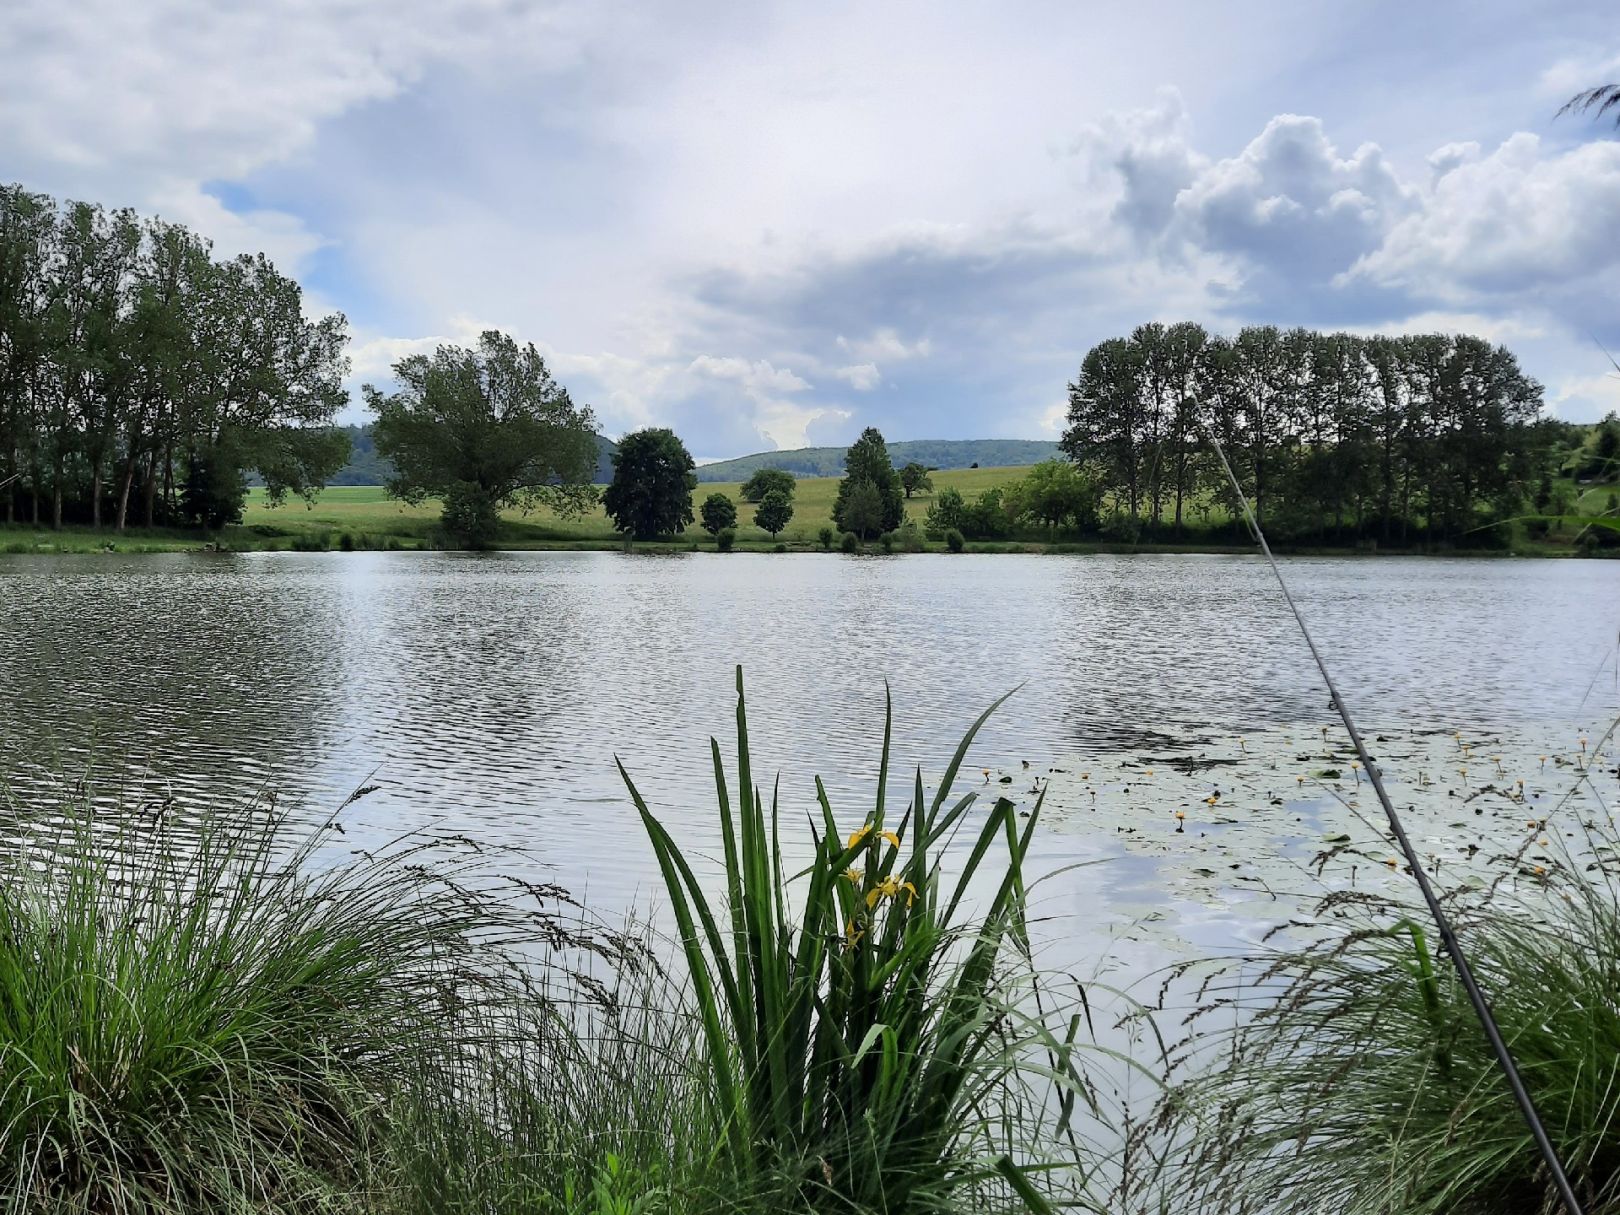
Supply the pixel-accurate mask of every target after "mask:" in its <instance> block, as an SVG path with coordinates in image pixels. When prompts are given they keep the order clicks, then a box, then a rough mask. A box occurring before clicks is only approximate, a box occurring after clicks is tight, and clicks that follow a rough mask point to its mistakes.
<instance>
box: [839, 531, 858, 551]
mask: <svg viewBox="0 0 1620 1215" xmlns="http://www.w3.org/2000/svg"><path fill="white" fill-rule="evenodd" d="M838 547H839V548H841V549H842V550H843V551H844V552H846V553H858V552H860V551H861V538H860V537H859V536H857V535H856V534H855V533H854V532H845V533H844V538H843V539H842V540H840V541H839V542H838Z"/></svg>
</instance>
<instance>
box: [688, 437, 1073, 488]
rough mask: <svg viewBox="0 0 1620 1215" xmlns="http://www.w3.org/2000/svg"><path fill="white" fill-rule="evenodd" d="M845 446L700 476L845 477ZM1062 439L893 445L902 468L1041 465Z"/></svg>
mask: <svg viewBox="0 0 1620 1215" xmlns="http://www.w3.org/2000/svg"><path fill="white" fill-rule="evenodd" d="M846 450H847V449H846V448H843V447H799V448H795V449H794V450H792V451H761V452H756V453H755V454H754V455H751V456H738V457H737V458H736V459H735V460H721V461H720V462H719V463H717V464H705V465H703V466H702V467H700V468H699V469H698V470H697V475H698V480H699V481H746V480H747V479H748V478H749V477H751V476H753V474H754V473H756V472H758V471H759V470H760V469H762V468H780V469H782V470H784V471H785V472H790V473H792V474H793V475H794V476H796V477H841V476H843V474H844V452H845V451H846ZM1062 454H1063V453H1062V451H1061V450H1059V448H1058V445H1057V444H1056V443H1050V442H1047V441H1046V440H1043V439H904V440H901V441H900V442H898V443H890V444H889V459H891V460H892V461H894V465H895V467H896V468H898V467H900V465H902V464H909V463H910V462H911V461H913V460H915V461H916V462H917V463H919V464H926V465H927V466H928V467H929V468H971V467H972V466H973V465H975V464H977V465H978V466H979V467H981V468H1002V467H1013V466H1018V465H1024V464H1039V463H1040V462H1041V461H1042V460H1055V459H1058V458H1059V457H1061V456H1062Z"/></svg>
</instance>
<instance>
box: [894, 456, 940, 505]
mask: <svg viewBox="0 0 1620 1215" xmlns="http://www.w3.org/2000/svg"><path fill="white" fill-rule="evenodd" d="M900 485H901V487H902V488H904V489H905V491H906V497H908V498H909V497H911V495H912V494H920V493H922V492H924V491H925V490H930V489H933V488H934V479H933V478H932V477H930V476H929V475H928V468H927V466H926V465H923V464H919V463H917V461H915V460H913V461H911V463H909V464H907V465H906V466H905V467H904V468H902V469H901V470H900Z"/></svg>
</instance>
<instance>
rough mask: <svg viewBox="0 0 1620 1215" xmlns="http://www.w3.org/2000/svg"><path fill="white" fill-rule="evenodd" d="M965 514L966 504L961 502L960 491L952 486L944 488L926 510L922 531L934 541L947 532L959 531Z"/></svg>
mask: <svg viewBox="0 0 1620 1215" xmlns="http://www.w3.org/2000/svg"><path fill="white" fill-rule="evenodd" d="M966 513H967V503H966V502H964V501H963V500H962V491H961V490H959V489H957V488H955V487H954V486H946V487H945V488H944V489H942V490H940V491H939V497H937V498H935V499H934V504H933V505H932V506H930V507H929V508H928V514H927V515H926V516H925V517H924V519H923V530H924V531H926V532H927V533H928V535H929V536H931V537H933V538H934V539H938V538H939V537H940V536H943V535H944V534H945V533H946V532H949V531H960V530H961V528H962V520H963V517H964V516H965V514H966Z"/></svg>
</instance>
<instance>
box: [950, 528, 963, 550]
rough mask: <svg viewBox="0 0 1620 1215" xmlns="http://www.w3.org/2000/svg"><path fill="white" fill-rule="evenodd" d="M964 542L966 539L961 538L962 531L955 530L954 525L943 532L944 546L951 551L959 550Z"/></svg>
mask: <svg viewBox="0 0 1620 1215" xmlns="http://www.w3.org/2000/svg"><path fill="white" fill-rule="evenodd" d="M966 543H967V541H966V540H964V539H963V537H962V533H961V532H959V531H957V530H956V529H955V528H954V527H953V528H951V530H950V531H948V532H946V533H945V547H946V548H948V549H950V550H951V552H953V553H959V552H961V551H962V548H963V546H964V545H965V544H966Z"/></svg>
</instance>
